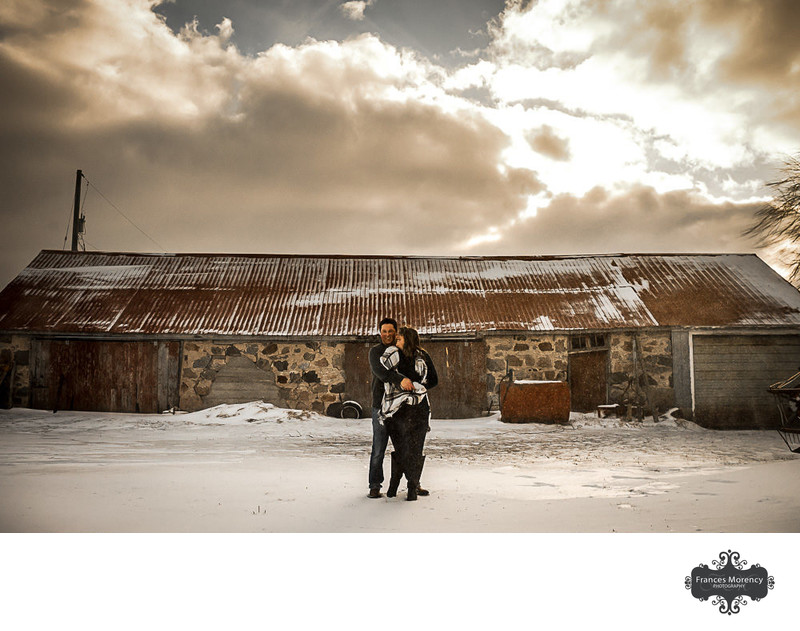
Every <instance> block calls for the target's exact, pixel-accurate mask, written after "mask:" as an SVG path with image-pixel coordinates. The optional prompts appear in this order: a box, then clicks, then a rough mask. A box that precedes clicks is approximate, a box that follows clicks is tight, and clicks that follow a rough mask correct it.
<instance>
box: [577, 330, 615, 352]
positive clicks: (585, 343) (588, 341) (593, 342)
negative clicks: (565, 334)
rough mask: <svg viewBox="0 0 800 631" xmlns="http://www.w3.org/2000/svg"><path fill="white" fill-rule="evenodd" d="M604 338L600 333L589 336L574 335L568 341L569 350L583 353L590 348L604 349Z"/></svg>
mask: <svg viewBox="0 0 800 631" xmlns="http://www.w3.org/2000/svg"><path fill="white" fill-rule="evenodd" d="M605 347H606V336H605V335H604V334H602V333H592V334H590V335H574V336H573V337H571V338H570V339H569V348H570V350H572V351H583V350H588V349H592V348H605Z"/></svg>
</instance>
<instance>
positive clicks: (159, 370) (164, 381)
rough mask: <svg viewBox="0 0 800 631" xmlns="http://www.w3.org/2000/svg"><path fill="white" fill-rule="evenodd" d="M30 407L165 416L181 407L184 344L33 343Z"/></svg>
mask: <svg viewBox="0 0 800 631" xmlns="http://www.w3.org/2000/svg"><path fill="white" fill-rule="evenodd" d="M31 355H32V366H31V369H32V372H31V407H33V408H39V409H54V410H56V409H58V410H92V411H98V412H141V413H153V412H156V413H157V412H163V411H164V410H167V409H169V408H171V407H173V406H177V405H178V370H179V366H178V365H179V360H180V343H179V342H131V341H128V342H115V341H104V340H57V339H56V340H53V339H34V340H32V343H31Z"/></svg>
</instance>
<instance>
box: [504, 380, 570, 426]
mask: <svg viewBox="0 0 800 631" xmlns="http://www.w3.org/2000/svg"><path fill="white" fill-rule="evenodd" d="M569 410H570V395H569V383H567V382H566V381H511V382H509V381H504V382H502V383H501V384H500V420H501V421H503V422H504V423H567V422H569Z"/></svg>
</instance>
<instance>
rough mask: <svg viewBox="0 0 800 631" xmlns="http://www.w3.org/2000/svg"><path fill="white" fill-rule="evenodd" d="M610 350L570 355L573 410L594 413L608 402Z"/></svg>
mask: <svg viewBox="0 0 800 631" xmlns="http://www.w3.org/2000/svg"><path fill="white" fill-rule="evenodd" d="M607 374H608V350H599V351H588V352H582V353H570V355H569V383H570V396H571V400H572V409H573V410H575V411H576V412H592V411H594V410H596V409H597V406H598V405H603V404H605V403H607V402H608V379H607Z"/></svg>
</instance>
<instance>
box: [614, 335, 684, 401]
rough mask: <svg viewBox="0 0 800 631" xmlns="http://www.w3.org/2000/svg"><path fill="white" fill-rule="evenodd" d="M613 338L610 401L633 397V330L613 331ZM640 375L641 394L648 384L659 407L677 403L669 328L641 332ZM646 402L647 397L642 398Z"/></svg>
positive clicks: (642, 394)
mask: <svg viewBox="0 0 800 631" xmlns="http://www.w3.org/2000/svg"><path fill="white" fill-rule="evenodd" d="M609 338H610V352H611V358H610V361H611V366H610V371H609V372H610V376H609V399H610V402H611V403H624V402H627V401H626V400H630V399H631V398H632V397H634V395H635V392H634V391H633V388H634V386H633V385H630V386H629V382H630V379H631V378H632V376H633V339H634V334H633V333H612V334H611V335H609ZM638 339H639V345H638V355H637V356H638V360H639V362H640V368H639V372H640V373H641V372H642V366H643V368H644V376H643V377H640V379H639V386H640V392H641V396H644V392H645V391H644V388H645V386H646V387H647V388H648V389H649V392H650V397H651V399H652V403H653V405H654V406H656V407H657V408H658V409H659V410H660V411H664V410H666V409H668V408H670V407H673V406H674V405H675V390H674V387H673V380H672V336H671V334H670V332H668V331H667V332H663V333H661V332H650V333H639V338H638ZM642 403H645V404H646V401H642Z"/></svg>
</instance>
